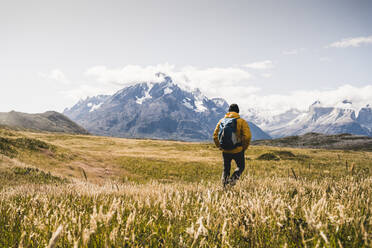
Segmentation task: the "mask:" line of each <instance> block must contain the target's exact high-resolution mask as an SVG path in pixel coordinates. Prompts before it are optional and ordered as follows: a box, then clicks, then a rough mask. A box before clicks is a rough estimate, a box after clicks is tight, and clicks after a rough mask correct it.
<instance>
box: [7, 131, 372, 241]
mask: <svg viewBox="0 0 372 248" xmlns="http://www.w3.org/2000/svg"><path fill="white" fill-rule="evenodd" d="M0 137H7V138H19V137H25V138H30V139H36V140H40V141H44V142H46V143H47V144H49V145H52V146H53V147H55V149H51V150H45V149H40V150H28V149H26V148H22V149H21V148H16V149H17V155H16V156H15V157H14V158H10V157H8V156H5V155H1V154H0V185H1V186H0V247H16V246H19V247H45V246H48V245H49V247H159V246H163V247H371V246H372V242H371V239H372V218H371V216H372V204H371V200H372V176H371V169H372V153H369V152H356V151H330V150H316V149H293V148H273V147H250V149H249V150H248V151H247V153H246V162H247V163H246V164H247V166H246V170H245V172H244V174H243V177H242V179H241V180H240V181H239V182H238V184H237V185H236V186H235V187H233V188H231V189H227V190H223V189H222V187H221V185H220V174H221V172H222V158H221V153H220V151H218V150H217V149H215V148H214V147H213V145H212V144H211V143H187V142H175V141H157V140H136V139H120V138H110V137H96V136H82V135H66V134H50V133H30V132H15V131H12V132H11V133H7V132H1V129H0ZM4 149H5V148H4ZM0 153H1V150H0ZM267 153H270V154H273V155H274V156H276V157H277V158H279V159H278V160H259V159H258V158H259V157H260V156H261V155H262V154H267ZM264 157H268V158H270V156H264ZM36 169H37V170H36ZM47 172H51V174H48V173H47ZM63 178H67V179H68V180H67V181H66V180H64V179H63ZM17 182H19V183H17Z"/></svg>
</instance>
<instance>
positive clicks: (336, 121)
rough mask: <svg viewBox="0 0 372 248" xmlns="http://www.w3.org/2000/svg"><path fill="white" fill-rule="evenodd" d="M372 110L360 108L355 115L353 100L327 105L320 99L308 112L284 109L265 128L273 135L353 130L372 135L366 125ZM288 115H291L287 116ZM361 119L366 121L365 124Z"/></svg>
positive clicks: (351, 132) (263, 126)
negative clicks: (286, 111)
mask: <svg viewBox="0 0 372 248" xmlns="http://www.w3.org/2000/svg"><path fill="white" fill-rule="evenodd" d="M368 111H369V110H368V109H367V108H366V109H365V110H363V109H362V110H361V111H360V112H359V115H361V114H362V115H364V116H363V117H360V118H359V116H358V118H359V120H358V118H356V114H355V110H354V109H353V106H352V102H351V101H348V100H343V101H342V102H340V103H339V104H337V105H336V107H328V106H324V105H323V104H322V103H321V102H320V101H316V102H314V103H313V104H312V105H311V106H310V107H309V110H308V111H307V112H302V113H301V112H300V111H294V112H292V113H291V114H288V113H285V114H286V115H285V118H283V115H278V116H274V117H272V120H275V119H276V121H272V122H268V123H266V125H262V128H263V130H265V131H266V132H268V133H269V134H270V135H271V136H273V137H284V136H291V135H301V134H305V133H309V132H317V133H323V134H338V133H350V134H356V135H372V133H371V132H370V130H368V128H366V125H368V124H366V123H370V122H369V121H368V120H369V118H372V117H370V116H371V115H370V113H369V112H368ZM286 117H288V118H286ZM361 120H363V121H364V124H362V122H361Z"/></svg>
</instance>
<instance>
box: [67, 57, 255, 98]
mask: <svg viewBox="0 0 372 248" xmlns="http://www.w3.org/2000/svg"><path fill="white" fill-rule="evenodd" d="M157 72H163V73H165V74H167V75H169V76H171V77H172V79H173V81H174V82H175V83H177V84H178V85H179V86H180V87H183V88H188V89H195V88H199V89H200V90H201V91H202V92H203V93H204V94H206V95H207V96H208V97H221V94H222V95H223V94H224V93H226V92H236V93H237V94H243V95H247V94H249V93H252V92H257V91H258V90H259V88H257V87H255V86H253V85H250V84H249V81H250V80H251V78H252V75H251V74H250V73H249V72H248V71H247V70H246V69H245V68H244V67H226V68H222V67H212V68H197V67H193V66H186V67H182V68H176V67H175V66H174V65H170V64H159V65H155V66H138V65H128V66H125V67H123V68H114V69H109V68H107V67H105V66H96V67H92V68H90V69H88V70H87V71H86V72H85V75H86V76H87V77H88V78H89V82H90V85H91V88H89V90H88V87H85V88H82V87H80V89H81V90H82V91H84V92H86V93H88V92H92V91H94V89H93V88H92V85H95V87H96V89H98V88H99V87H101V88H102V90H105V91H106V92H107V91H109V90H111V93H114V92H115V91H117V90H119V89H121V88H123V87H125V86H128V85H132V84H135V83H140V82H159V81H162V80H163V78H159V77H157V76H156V75H155V74H156V73H157ZM92 79H93V80H92ZM237 89H239V90H237ZM77 92H78V90H77V89H76V90H74V95H79V94H77ZM96 94H99V92H97V93H96ZM234 94H235V93H234ZM80 95H84V93H83V92H82V93H81V94H80Z"/></svg>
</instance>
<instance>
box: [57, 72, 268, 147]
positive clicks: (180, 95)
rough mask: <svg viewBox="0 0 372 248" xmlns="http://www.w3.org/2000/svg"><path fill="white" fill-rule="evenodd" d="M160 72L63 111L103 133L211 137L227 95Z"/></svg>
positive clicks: (255, 132)
mask: <svg viewBox="0 0 372 248" xmlns="http://www.w3.org/2000/svg"><path fill="white" fill-rule="evenodd" d="M157 76H158V77H159V82H144V83H139V84H136V85H132V86H129V87H126V88H124V89H122V90H120V91H118V92H116V93H115V94H114V95H112V96H107V95H99V96H95V97H89V98H87V99H85V100H81V101H79V102H78V103H77V104H75V105H74V106H73V107H71V108H69V109H65V111H64V112H63V113H64V114H65V115H66V116H68V117H70V118H71V119H72V120H74V121H76V122H77V123H79V124H80V125H81V126H83V127H84V128H86V129H87V130H88V131H89V132H91V133H93V134H98V135H105V136H116V137H124V138H153V139H168V140H183V141H205V140H211V139H212V134H213V131H214V128H215V127H216V124H217V122H218V121H219V120H220V119H221V118H223V117H224V115H225V114H226V112H227V110H228V108H229V105H228V103H227V102H226V101H225V100H224V99H222V98H212V99H210V98H208V97H206V96H205V95H203V94H202V93H201V92H200V90H198V89H197V90H193V91H191V90H187V89H183V88H181V87H180V86H179V85H177V84H176V83H174V82H173V80H172V79H171V77H169V76H167V75H165V74H163V73H158V74H157ZM249 126H250V128H251V131H252V137H253V139H270V138H271V137H270V136H269V135H268V134H266V133H265V132H264V131H262V130H261V129H260V128H259V127H258V126H256V125H255V124H253V123H251V122H249Z"/></svg>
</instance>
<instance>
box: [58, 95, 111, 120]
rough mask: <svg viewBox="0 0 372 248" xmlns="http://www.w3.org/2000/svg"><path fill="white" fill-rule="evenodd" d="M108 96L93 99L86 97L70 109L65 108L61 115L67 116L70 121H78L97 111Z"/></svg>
mask: <svg viewBox="0 0 372 248" xmlns="http://www.w3.org/2000/svg"><path fill="white" fill-rule="evenodd" d="M108 97H109V96H108V95H98V96H94V97H87V98H86V99H85V100H80V101H79V102H78V103H77V104H75V105H74V106H72V107H71V108H66V109H65V110H64V111H63V113H64V114H65V115H66V116H69V117H70V118H71V119H79V118H80V116H83V115H85V114H87V113H90V112H93V111H96V110H97V109H99V108H100V107H101V106H102V104H103V102H104V101H105V100H106V99H107V98H108Z"/></svg>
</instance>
